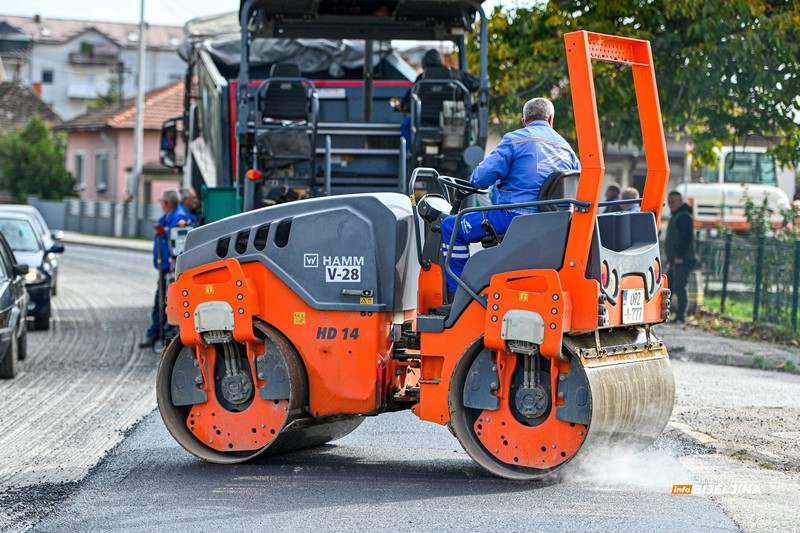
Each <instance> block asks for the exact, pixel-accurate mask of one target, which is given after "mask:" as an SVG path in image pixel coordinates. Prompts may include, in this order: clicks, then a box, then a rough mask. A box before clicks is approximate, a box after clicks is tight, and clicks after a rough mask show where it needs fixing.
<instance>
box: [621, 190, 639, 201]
mask: <svg viewBox="0 0 800 533" xmlns="http://www.w3.org/2000/svg"><path fill="white" fill-rule="evenodd" d="M637 198H639V191H638V190H636V187H625V190H624V191H622V199H623V200H636V199H637Z"/></svg>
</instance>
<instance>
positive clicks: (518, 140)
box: [442, 98, 581, 293]
mask: <svg viewBox="0 0 800 533" xmlns="http://www.w3.org/2000/svg"><path fill="white" fill-rule="evenodd" d="M554 115H555V109H554V108H553V103H552V102H551V101H550V100H548V99H546V98H533V99H532V100H529V101H528V102H527V103H525V106H524V107H523V109H522V126H523V127H522V128H520V129H518V130H515V131H512V132H510V133H507V134H505V135H504V136H503V139H502V140H501V141H500V144H498V145H497V147H496V148H495V149H494V150H493V151H492V153H490V154H489V155H488V156H487V157H486V159H484V160H483V161H482V162H481V164H480V165H478V166H477V167H476V168H475V170H474V171H473V172H472V176H471V177H470V182H471V183H472V184H473V185H474V186H476V187H480V188H488V187H490V186H492V185H494V187H495V190H496V194H495V197H494V203H495V204H497V205H500V204H516V203H524V202H535V201H537V200H538V199H539V189H541V187H542V183H544V180H545V179H546V178H547V177H548V176H549V175H550V174H551V173H553V172H554V171H556V170H579V169H580V167H581V165H580V161H578V158H577V157H576V156H575V152H574V151H573V150H572V148H571V147H570V146H569V144H568V143H567V141H565V140H564V138H563V137H561V135H559V134H558V133H556V131H555V130H554V129H553V117H554ZM536 212H538V209H537V208H536V207H529V208H522V209H498V210H493V211H484V212H476V213H469V214H466V215H464V216H463V217H461V221H460V225H459V228H458V231H457V232H456V238H455V242H454V244H453V249H452V250H450V252H451V256H450V268H451V270H452V271H453V273H454V274H455V275H456V276H459V277H460V276H461V273H462V272H463V270H464V265H465V264H466V262H467V259H469V245H470V243H473V242H479V241H480V240H481V239H482V238H483V237H485V236H486V235H487V233H486V231H484V230H483V229H482V228H481V222H483V220H484V219H488V220H489V221H490V222H491V224H492V227H493V228H494V230H495V231H496V232H497V233H505V232H506V230H507V229H508V226H509V225H510V224H511V220H512V219H513V218H514V217H516V216H519V215H523V214H528V213H536ZM455 220H456V217H455V216H449V217H447V218H446V219H444V220H443V221H442V247H443V250H444V253H445V254H447V252H448V247H449V245H450V237H451V235H452V234H453V225H454V224H455ZM447 285H448V289H449V291H450V292H451V293H452V292H455V290H456V289H457V288H458V285H457V284H456V282H455V280H454V279H452V278H451V277H450V276H448V277H447Z"/></svg>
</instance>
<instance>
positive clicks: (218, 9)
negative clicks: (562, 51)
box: [0, 0, 531, 26]
mask: <svg viewBox="0 0 800 533" xmlns="http://www.w3.org/2000/svg"><path fill="white" fill-rule="evenodd" d="M530 1H531V0H487V1H485V2H484V3H483V9H484V10H485V11H486V12H487V13H490V12H491V10H492V9H493V7H494V6H495V5H502V6H513V5H516V4H519V3H522V4H526V3H530ZM144 2H145V7H144V19H145V21H146V22H148V23H150V24H166V25H173V26H183V25H184V24H185V23H186V22H187V21H188V20H191V19H193V18H195V17H200V16H205V15H217V14H220V13H228V12H232V11H238V9H239V0H144ZM78 6H80V7H78ZM139 10H140V4H139V2H136V1H135V0H72V1H70V0H66V1H65V0H0V14H2V15H22V16H33V15H41V16H43V17H51V18H65V19H79V20H100V21H106V22H129V23H138V22H139Z"/></svg>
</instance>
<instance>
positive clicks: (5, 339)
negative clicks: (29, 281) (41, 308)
mask: <svg viewBox="0 0 800 533" xmlns="http://www.w3.org/2000/svg"><path fill="white" fill-rule="evenodd" d="M27 273H28V265H20V264H17V262H16V258H15V257H14V253H13V252H12V251H11V248H10V247H9V246H8V243H7V242H6V240H5V238H3V236H2V234H0V378H2V379H10V378H13V377H16V375H17V361H22V360H23V359H25V358H26V357H27V355H28V328H27V325H26V323H25V317H26V313H27V310H28V293H27V291H26V290H25V278H24V276H25V274H27Z"/></svg>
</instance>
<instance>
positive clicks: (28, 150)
mask: <svg viewBox="0 0 800 533" xmlns="http://www.w3.org/2000/svg"><path fill="white" fill-rule="evenodd" d="M64 146H65V142H64V138H63V136H60V135H55V134H54V133H53V132H51V131H50V129H49V128H48V126H47V123H46V122H45V121H44V120H42V119H41V118H40V117H39V116H38V115H34V116H33V118H31V120H30V122H28V124H27V125H26V126H25V127H23V128H20V129H18V130H16V131H14V132H11V133H8V134H6V135H4V136H3V137H0V186H1V187H3V188H5V189H7V190H8V191H9V192H10V193H11V195H12V196H13V197H14V199H15V200H16V201H18V202H24V201H25V199H26V198H27V197H28V196H31V195H35V196H39V197H40V198H44V199H47V200H60V199H62V198H63V197H64V196H67V195H70V194H72V193H73V190H74V187H75V178H73V176H72V174H70V173H69V172H68V171H67V170H66V168H64Z"/></svg>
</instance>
